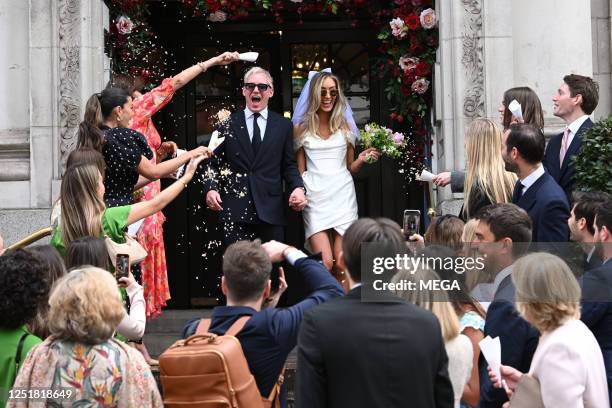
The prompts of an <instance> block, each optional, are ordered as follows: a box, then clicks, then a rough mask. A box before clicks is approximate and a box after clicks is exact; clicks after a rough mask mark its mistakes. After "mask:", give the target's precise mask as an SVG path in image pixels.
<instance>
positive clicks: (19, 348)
mask: <svg viewBox="0 0 612 408" xmlns="http://www.w3.org/2000/svg"><path fill="white" fill-rule="evenodd" d="M29 335H30V333H23V335H22V336H21V338H20V339H19V343H18V344H17V353H16V354H15V375H17V373H18V372H19V366H20V365H21V353H22V352H23V344H24V343H25V339H26V337H28V336H29Z"/></svg>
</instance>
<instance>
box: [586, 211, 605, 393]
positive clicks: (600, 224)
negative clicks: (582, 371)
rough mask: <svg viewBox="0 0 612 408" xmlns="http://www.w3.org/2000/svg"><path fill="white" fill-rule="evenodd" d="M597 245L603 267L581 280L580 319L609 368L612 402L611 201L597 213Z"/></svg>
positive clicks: (590, 271) (588, 273)
mask: <svg viewBox="0 0 612 408" xmlns="http://www.w3.org/2000/svg"><path fill="white" fill-rule="evenodd" d="M593 229H594V230H595V234H594V243H595V247H596V250H597V252H598V253H599V255H600V259H601V260H602V264H601V265H600V266H598V267H597V268H594V269H591V270H589V271H587V272H586V273H585V274H584V276H583V278H582V305H581V306H582V307H581V314H580V319H582V321H583V322H584V324H585V325H587V327H588V328H589V329H591V331H592V332H593V335H594V336H595V338H596V339H597V342H598V343H599V346H600V347H601V352H602V354H603V358H604V364H605V366H606V374H607V377H608V392H609V393H610V402H612V200H608V201H606V202H604V203H603V204H602V205H601V206H600V207H599V209H598V210H597V215H596V216H595V221H594V223H593Z"/></svg>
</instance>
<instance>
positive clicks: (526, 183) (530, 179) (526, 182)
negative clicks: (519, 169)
mask: <svg viewBox="0 0 612 408" xmlns="http://www.w3.org/2000/svg"><path fill="white" fill-rule="evenodd" d="M544 173H545V171H544V166H542V164H541V163H540V166H539V167H538V168H537V169H536V170H534V171H533V173H531V174H530V175H528V176H527V177H525V178H524V179H522V180H521V184H522V185H523V193H522V195H525V193H526V192H527V190H529V187H531V186H532V185H533V183H535V182H536V181H537V180H538V179H539V178H540V177H542V176H543V175H544Z"/></svg>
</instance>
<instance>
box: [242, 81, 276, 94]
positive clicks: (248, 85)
mask: <svg viewBox="0 0 612 408" xmlns="http://www.w3.org/2000/svg"><path fill="white" fill-rule="evenodd" d="M255 87H257V89H259V92H265V91H267V90H268V88H272V87H271V86H270V85H268V84H254V83H252V82H247V83H246V84H244V88H245V89H246V90H248V91H249V92H253V91H254V90H255Z"/></svg>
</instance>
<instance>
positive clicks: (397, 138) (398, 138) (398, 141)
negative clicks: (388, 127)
mask: <svg viewBox="0 0 612 408" xmlns="http://www.w3.org/2000/svg"><path fill="white" fill-rule="evenodd" d="M393 141H394V142H395V144H396V145H398V146H399V145H401V144H402V142H403V141H404V135H403V134H401V133H400V132H395V133H394V134H393Z"/></svg>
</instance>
